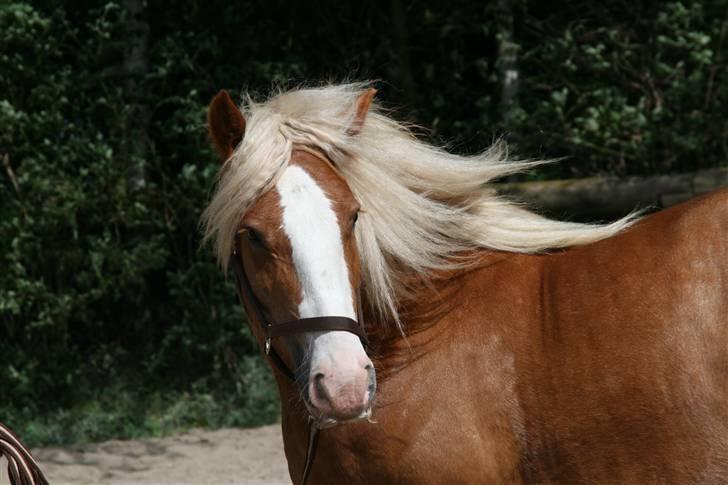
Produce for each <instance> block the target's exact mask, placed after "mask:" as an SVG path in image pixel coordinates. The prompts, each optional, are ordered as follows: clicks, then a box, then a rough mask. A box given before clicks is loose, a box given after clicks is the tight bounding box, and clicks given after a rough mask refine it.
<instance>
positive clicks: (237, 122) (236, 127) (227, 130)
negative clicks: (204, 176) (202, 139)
mask: <svg viewBox="0 0 728 485" xmlns="http://www.w3.org/2000/svg"><path fill="white" fill-rule="evenodd" d="M207 130H208V131H209V133H210V138H211V139H212V145H213V146H214V147H215V150H216V151H217V153H218V155H220V158H222V159H223V160H227V159H228V158H230V155H232V154H233V150H234V149H235V147H236V146H237V145H238V143H240V142H241V141H242V140H243V135H245V118H244V117H243V114H242V113H241V112H240V109H238V107H237V106H235V103H233V100H232V99H230V95H229V94H228V92H227V91H225V90H224V89H223V90H220V92H218V93H217V94H216V95H215V97H214V98H212V101H210V106H209V107H208V108H207Z"/></svg>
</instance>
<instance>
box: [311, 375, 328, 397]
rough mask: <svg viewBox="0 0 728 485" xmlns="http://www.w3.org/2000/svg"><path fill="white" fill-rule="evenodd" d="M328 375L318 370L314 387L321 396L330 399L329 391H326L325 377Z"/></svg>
mask: <svg viewBox="0 0 728 485" xmlns="http://www.w3.org/2000/svg"><path fill="white" fill-rule="evenodd" d="M325 378H326V376H325V375H324V373H323V372H317V373H316V374H314V375H313V388H314V392H315V393H316V394H318V397H319V398H323V399H328V393H327V392H326V386H324V379H325Z"/></svg>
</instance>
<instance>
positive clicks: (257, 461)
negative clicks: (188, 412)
mask: <svg viewBox="0 0 728 485" xmlns="http://www.w3.org/2000/svg"><path fill="white" fill-rule="evenodd" d="M33 455H34V456H35V458H36V459H37V460H38V462H39V463H40V465H41V468H42V469H43V471H44V472H45V474H46V477H47V478H48V481H49V482H50V483H51V485H57V484H64V483H68V484H122V483H127V484H136V483H140V484H152V483H159V484H162V483H163V484H175V483H179V484H202V483H209V484H216V483H239V484H264V483H265V484H285V485H291V480H290V478H289V477H288V468H287V466H286V460H285V457H284V456H283V442H282V440H281V430H280V425H272V426H265V427H262V428H255V429H222V430H217V431H202V430H194V431H191V432H189V433H185V434H180V435H175V436H168V437H166V438H150V439H143V440H129V441H106V442H103V443H95V444H88V445H81V446H76V447H70V448H38V449H35V450H33ZM3 478H5V477H1V478H0V484H4V483H5V482H4V480H3Z"/></svg>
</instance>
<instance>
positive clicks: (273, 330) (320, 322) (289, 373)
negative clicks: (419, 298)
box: [231, 147, 369, 485]
mask: <svg viewBox="0 0 728 485" xmlns="http://www.w3.org/2000/svg"><path fill="white" fill-rule="evenodd" d="M294 150H302V151H305V152H307V153H310V154H312V155H314V156H315V157H317V158H319V159H321V160H322V161H324V162H326V163H328V164H330V165H331V162H330V161H329V160H327V159H326V158H325V157H324V156H323V155H321V154H320V153H318V152H316V151H315V150H312V149H311V148H308V147H295V148H294ZM235 238H236V239H235V241H234V243H233V255H232V258H231V260H232V267H233V272H234V273H235V279H236V282H237V287H238V296H239V297H240V301H241V303H242V304H243V306H244V307H245V309H246V311H247V314H248V316H249V317H250V318H251V320H253V321H254V322H255V324H256V325H258V326H260V328H261V330H262V331H263V335H264V337H265V343H264V352H265V355H266V356H267V357H268V359H269V360H270V362H271V364H272V366H273V367H274V368H275V369H276V370H277V371H278V372H280V373H281V374H282V375H284V376H285V377H286V378H287V379H288V380H290V381H291V382H295V380H296V373H295V370H293V369H290V368H289V367H288V366H287V365H286V363H285V361H284V360H283V359H282V358H281V356H280V354H279V353H278V352H277V351H276V349H275V347H273V345H272V341H273V339H275V338H276V337H282V336H285V335H295V334H300V333H306V332H327V331H333V330H337V331H345V332H351V333H353V334H354V335H356V336H357V337H359V339H360V340H361V342H362V344H363V345H364V348H365V349H366V348H367V346H368V345H369V341H368V339H367V335H366V331H365V330H364V325H363V323H360V322H361V321H362V320H363V313H362V302H361V284H360V285H359V288H358V292H359V294H358V308H357V310H358V311H357V316H358V318H359V322H357V321H356V320H354V319H351V318H349V317H342V316H322V317H313V318H299V319H297V320H291V321H289V322H284V323H275V324H273V323H270V322H266V318H265V313H264V311H263V307H262V304H261V303H260V301H259V300H258V299H257V298H256V297H255V294H254V293H253V289H252V288H251V286H250V281H249V280H248V276H247V275H246V273H245V268H244V267H243V262H242V260H241V258H240V256H239V255H238V254H237V248H238V240H237V238H238V235H236V236H235ZM320 430H321V427H320V425H319V423H318V422H317V421H316V420H315V419H313V418H312V417H311V416H309V426H308V448H307V451H306V461H305V464H304V468H303V474H302V476H301V485H306V482H307V480H308V476H309V473H310V471H311V466H312V465H313V460H314V458H315V456H316V448H317V446H318V437H319V431H320Z"/></svg>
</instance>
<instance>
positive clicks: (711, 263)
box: [279, 191, 728, 484]
mask: <svg viewBox="0 0 728 485" xmlns="http://www.w3.org/2000/svg"><path fill="white" fill-rule="evenodd" d="M726 234H728V191H721V192H716V193H714V194H712V195H710V196H707V197H703V198H701V199H698V200H694V201H691V202H689V203H686V204H683V205H681V206H678V207H675V208H672V209H669V210H666V211H663V212H660V213H658V214H655V215H653V216H650V217H649V218H646V219H645V220H643V221H641V222H640V223H639V224H638V225H636V226H635V227H633V228H632V229H630V230H628V231H626V232H625V233H623V234H621V235H618V236H616V237H614V238H611V239H607V240H603V241H600V242H598V243H595V244H592V245H589V246H582V247H578V248H573V249H568V250H565V251H561V252H558V253H556V254H544V255H517V254H503V253H487V252H484V254H483V257H482V265H481V266H480V268H479V269H477V270H471V271H468V272H464V274H462V275H459V276H457V275H455V277H454V278H452V279H450V280H447V281H446V282H445V283H440V285H443V284H444V285H446V286H451V287H454V288H456V291H453V292H451V293H450V295H451V299H450V301H449V302H448V305H449V310H450V311H448V312H444V316H443V317H442V318H441V319H439V320H438V321H437V322H436V323H435V324H434V325H431V326H429V327H427V328H426V329H423V330H422V331H420V332H415V333H414V335H412V336H411V337H409V344H410V345H411V346H412V349H411V356H412V359H411V360H412V362H411V363H408V364H407V365H404V366H401V362H398V364H397V367H401V368H399V370H397V371H395V372H393V373H392V375H390V376H389V377H387V378H385V379H382V378H380V384H379V389H378V398H377V403H376V405H375V410H374V418H375V420H376V424H374V425H372V424H369V423H356V424H351V425H347V426H344V427H339V428H334V429H332V430H326V431H324V432H323V434H322V437H321V441H320V444H319V455H318V457H317V459H316V464H315V466H314V468H313V471H312V482H313V483H317V484H319V483H321V484H325V483H332V484H334V483H336V484H341V483H347V484H357V483H362V484H365V483H366V484H371V483H412V484H426V483H432V484H439V483H554V484H567V483H568V484H576V483H633V484H647V483H681V484H682V483H725V481H726V480H728V379H727V378H728V287H726V285H727V284H728V240H726V238H725V235H726ZM439 290H440V291H442V290H443V288H442V287H440V288H439ZM395 342H397V343H396V344H395V345H398V346H399V347H401V350H403V351H404V352H403V354H405V355H406V354H407V353H409V351H408V350H407V349H406V345H405V343H404V342H402V341H395ZM391 351H392V349H381V352H382V353H383V354H385V355H386V354H387V353H391ZM401 359H402V357H401V354H400V356H399V357H397V360H398V361H399V360H401ZM405 360H406V358H405ZM387 366H388V360H387V358H386V357H384V358H382V359H380V360H379V361H377V369H378V370H380V369H386V368H387ZM279 385H280V389H281V394H282V396H281V397H282V403H283V432H284V433H283V435H284V439H285V445H286V455H287V457H288V461H289V466H290V469H291V473H292V476H293V477H298V476H300V473H301V467H302V465H303V460H304V453H305V450H306V441H305V440H306V423H305V421H303V420H302V419H301V415H300V410H299V409H297V407H296V406H295V405H291V403H295V402H297V399H296V394H297V390H296V389H294V388H293V387H292V386H291V385H290V384H289V383H288V382H285V381H284V380H281V381H280V382H279Z"/></svg>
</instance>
